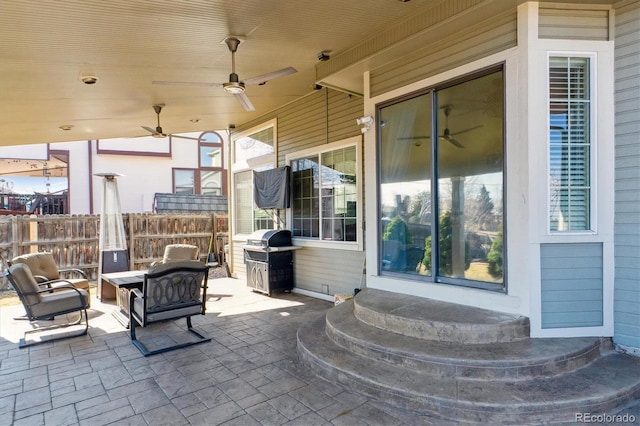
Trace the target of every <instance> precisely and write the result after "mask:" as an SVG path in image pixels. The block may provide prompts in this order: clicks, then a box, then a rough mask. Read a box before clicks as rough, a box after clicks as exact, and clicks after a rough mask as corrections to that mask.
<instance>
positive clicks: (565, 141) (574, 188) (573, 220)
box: [549, 55, 593, 232]
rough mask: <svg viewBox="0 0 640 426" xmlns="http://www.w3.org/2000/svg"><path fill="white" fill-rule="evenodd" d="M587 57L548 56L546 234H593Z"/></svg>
mask: <svg viewBox="0 0 640 426" xmlns="http://www.w3.org/2000/svg"><path fill="white" fill-rule="evenodd" d="M591 67H592V58H591V57H588V56H556V55H551V56H550V57H549V230H550V231H551V232H575V231H578V232H579V231H589V230H592V220H591V216H592V215H591V206H592V196H591V181H592V179H591V173H592V162H591V157H592V151H593V146H592V144H593V142H592V134H593V132H592V123H593V120H592V114H593V108H592V98H591V96H592V93H593V90H592V88H591V84H592V72H591Z"/></svg>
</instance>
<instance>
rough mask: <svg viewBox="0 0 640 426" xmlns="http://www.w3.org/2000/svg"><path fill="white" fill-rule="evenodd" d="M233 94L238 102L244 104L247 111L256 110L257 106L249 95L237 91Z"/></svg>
mask: <svg viewBox="0 0 640 426" xmlns="http://www.w3.org/2000/svg"><path fill="white" fill-rule="evenodd" d="M233 96H235V97H236V99H237V100H238V102H240V105H242V106H243V108H244V109H245V110H247V111H255V110H256V108H255V107H254V106H253V104H252V103H251V101H250V100H249V97H248V96H247V95H246V94H245V93H244V92H243V93H236V94H235V95H233Z"/></svg>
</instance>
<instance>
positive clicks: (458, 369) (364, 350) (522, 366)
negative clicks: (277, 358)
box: [325, 296, 611, 380]
mask: <svg viewBox="0 0 640 426" xmlns="http://www.w3.org/2000/svg"><path fill="white" fill-rule="evenodd" d="M359 297H360V296H358V298H359ZM356 299H357V298H356ZM325 327H326V333H327V336H328V337H329V338H330V339H331V340H332V341H333V343H335V344H337V345H338V346H341V347H343V348H345V349H347V350H349V351H350V352H353V353H355V354H358V355H361V356H363V357H366V358H370V359H375V360H379V361H384V362H388V363H391V364H394V365H398V366H402V367H407V368H412V369H418V370H420V371H422V372H425V373H429V374H432V375H436V376H442V377H465V378H475V379H485V380H523V379H529V378H532V377H548V376H553V375H557V374H561V373H566V372H569V371H573V370H576V369H578V368H581V367H584V366H585V365H587V364H589V363H591V362H592V361H594V360H595V359H596V358H598V357H599V356H600V355H601V353H604V352H608V351H610V350H611V347H610V344H609V343H610V341H609V340H608V339H600V338H593V337H591V338H587V337H585V338H571V339H567V338H562V339H560V338H558V339H525V340H518V341H515V342H509V343H505V342H499V343H490V344H488V343H484V344H473V345H470V344H464V343H456V342H441V341H436V340H423V339H417V338H415V337H409V336H405V335H402V334H397V333H392V332H388V331H385V330H382V329H379V328H376V327H373V326H370V325H368V324H365V323H363V322H362V321H359V320H358V319H357V318H356V317H355V315H354V301H353V300H349V301H346V302H344V303H342V304H340V305H339V306H336V307H335V308H333V309H331V310H329V312H328V313H327V315H326V324H325Z"/></svg>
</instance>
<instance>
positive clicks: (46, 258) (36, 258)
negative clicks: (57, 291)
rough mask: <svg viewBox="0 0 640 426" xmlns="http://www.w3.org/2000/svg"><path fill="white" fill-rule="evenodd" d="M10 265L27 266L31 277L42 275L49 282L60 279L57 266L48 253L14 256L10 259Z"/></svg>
mask: <svg viewBox="0 0 640 426" xmlns="http://www.w3.org/2000/svg"><path fill="white" fill-rule="evenodd" d="M11 263H12V264H16V263H24V264H26V265H29V268H30V269H31V273H32V274H33V275H42V276H44V277H47V279H49V280H57V279H59V278H60V273H59V272H58V265H56V261H55V260H54V259H53V255H52V254H51V253H49V252H40V253H29V254H23V255H21V256H16V257H14V258H13V259H11Z"/></svg>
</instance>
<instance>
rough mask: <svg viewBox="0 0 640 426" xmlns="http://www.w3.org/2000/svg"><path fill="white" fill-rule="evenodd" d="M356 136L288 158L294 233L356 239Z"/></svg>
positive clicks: (322, 239) (338, 238) (324, 238)
mask: <svg viewBox="0 0 640 426" xmlns="http://www.w3.org/2000/svg"><path fill="white" fill-rule="evenodd" d="M356 139H358V140H359V138H356ZM356 139H354V142H349V143H347V144H340V143H338V144H333V145H330V146H328V147H325V148H324V149H323V150H322V151H315V152H307V153H305V154H304V155H302V156H299V157H298V156H292V157H291V158H288V160H289V163H290V166H291V173H292V195H291V196H292V209H291V219H292V230H293V231H292V232H293V236H294V237H300V238H305V239H309V240H319V241H339V242H356V241H357V240H358V207H357V206H358V192H359V191H358V184H359V183H358V173H357V171H358V164H359V161H358V155H359V154H358V152H359V150H358V144H357V142H355V140H356Z"/></svg>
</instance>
